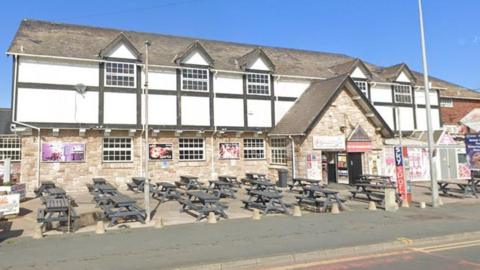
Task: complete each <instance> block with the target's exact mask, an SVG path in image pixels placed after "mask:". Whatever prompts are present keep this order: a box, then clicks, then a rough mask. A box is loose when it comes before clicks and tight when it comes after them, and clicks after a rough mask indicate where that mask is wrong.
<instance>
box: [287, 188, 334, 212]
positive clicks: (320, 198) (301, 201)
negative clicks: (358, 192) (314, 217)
mask: <svg viewBox="0 0 480 270" xmlns="http://www.w3.org/2000/svg"><path fill="white" fill-rule="evenodd" d="M295 198H296V199H297V201H298V205H299V206H305V205H309V206H314V207H315V209H316V210H318V211H320V209H322V208H323V210H324V211H327V209H329V208H331V207H332V205H333V204H334V203H337V204H338V208H339V209H340V210H343V204H342V199H340V197H339V196H338V191H336V190H331V189H326V188H323V187H321V186H317V185H312V186H304V187H303V193H302V194H301V195H297V196H295Z"/></svg>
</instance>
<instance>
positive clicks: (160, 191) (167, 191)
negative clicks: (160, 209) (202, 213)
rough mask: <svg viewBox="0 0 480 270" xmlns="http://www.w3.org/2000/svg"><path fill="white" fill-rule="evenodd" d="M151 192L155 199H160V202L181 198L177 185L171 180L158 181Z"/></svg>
mask: <svg viewBox="0 0 480 270" xmlns="http://www.w3.org/2000/svg"><path fill="white" fill-rule="evenodd" d="M150 193H152V197H153V198H154V199H158V200H159V201H160V202H165V201H168V200H177V199H178V198H179V194H178V191H177V186H176V185H174V184H172V183H169V182H158V183H157V185H156V186H155V188H154V189H150Z"/></svg>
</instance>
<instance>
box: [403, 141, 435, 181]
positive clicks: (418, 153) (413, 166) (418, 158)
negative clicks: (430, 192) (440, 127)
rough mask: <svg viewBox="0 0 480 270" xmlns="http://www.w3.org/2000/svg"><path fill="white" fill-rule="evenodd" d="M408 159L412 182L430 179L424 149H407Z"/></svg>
mask: <svg viewBox="0 0 480 270" xmlns="http://www.w3.org/2000/svg"><path fill="white" fill-rule="evenodd" d="M408 159H409V163H410V164H409V165H410V168H409V169H410V177H411V178H412V180H428V179H430V172H429V166H430V165H429V163H428V150H427V149H426V148H409V149H408Z"/></svg>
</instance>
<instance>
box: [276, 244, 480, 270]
mask: <svg viewBox="0 0 480 270" xmlns="http://www.w3.org/2000/svg"><path fill="white" fill-rule="evenodd" d="M281 269H290V270H294V269H295V270H307V269H308V270H315V269H322V270H357V269H371V270H391V269H398V270H418V269H422V270H427V269H435V270H444V269H445V270H447V269H448V270H449V269H451V270H470V269H472V270H473V269H477V270H478V269H480V240H478V239H477V240H468V241H457V242H451V243H448V244H444V243H443V244H436V245H430V246H425V247H421V248H406V249H404V250H401V251H394V252H384V253H378V254H368V255H364V256H352V257H348V258H342V259H331V260H324V261H319V262H311V263H305V264H298V265H294V266H288V267H278V268H276V270H281ZM272 270H273V269H272Z"/></svg>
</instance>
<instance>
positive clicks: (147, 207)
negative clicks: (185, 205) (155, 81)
mask: <svg viewBox="0 0 480 270" xmlns="http://www.w3.org/2000/svg"><path fill="white" fill-rule="evenodd" d="M149 47H150V41H148V40H146V41H145V84H144V89H145V90H144V91H145V104H144V108H145V109H144V115H145V116H144V117H145V129H144V132H145V152H144V153H145V155H144V156H145V166H144V177H145V185H144V189H143V191H144V201H145V220H146V222H149V221H150V179H149V177H148V158H149V156H150V155H149V149H148V133H149V130H148V49H149Z"/></svg>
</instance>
